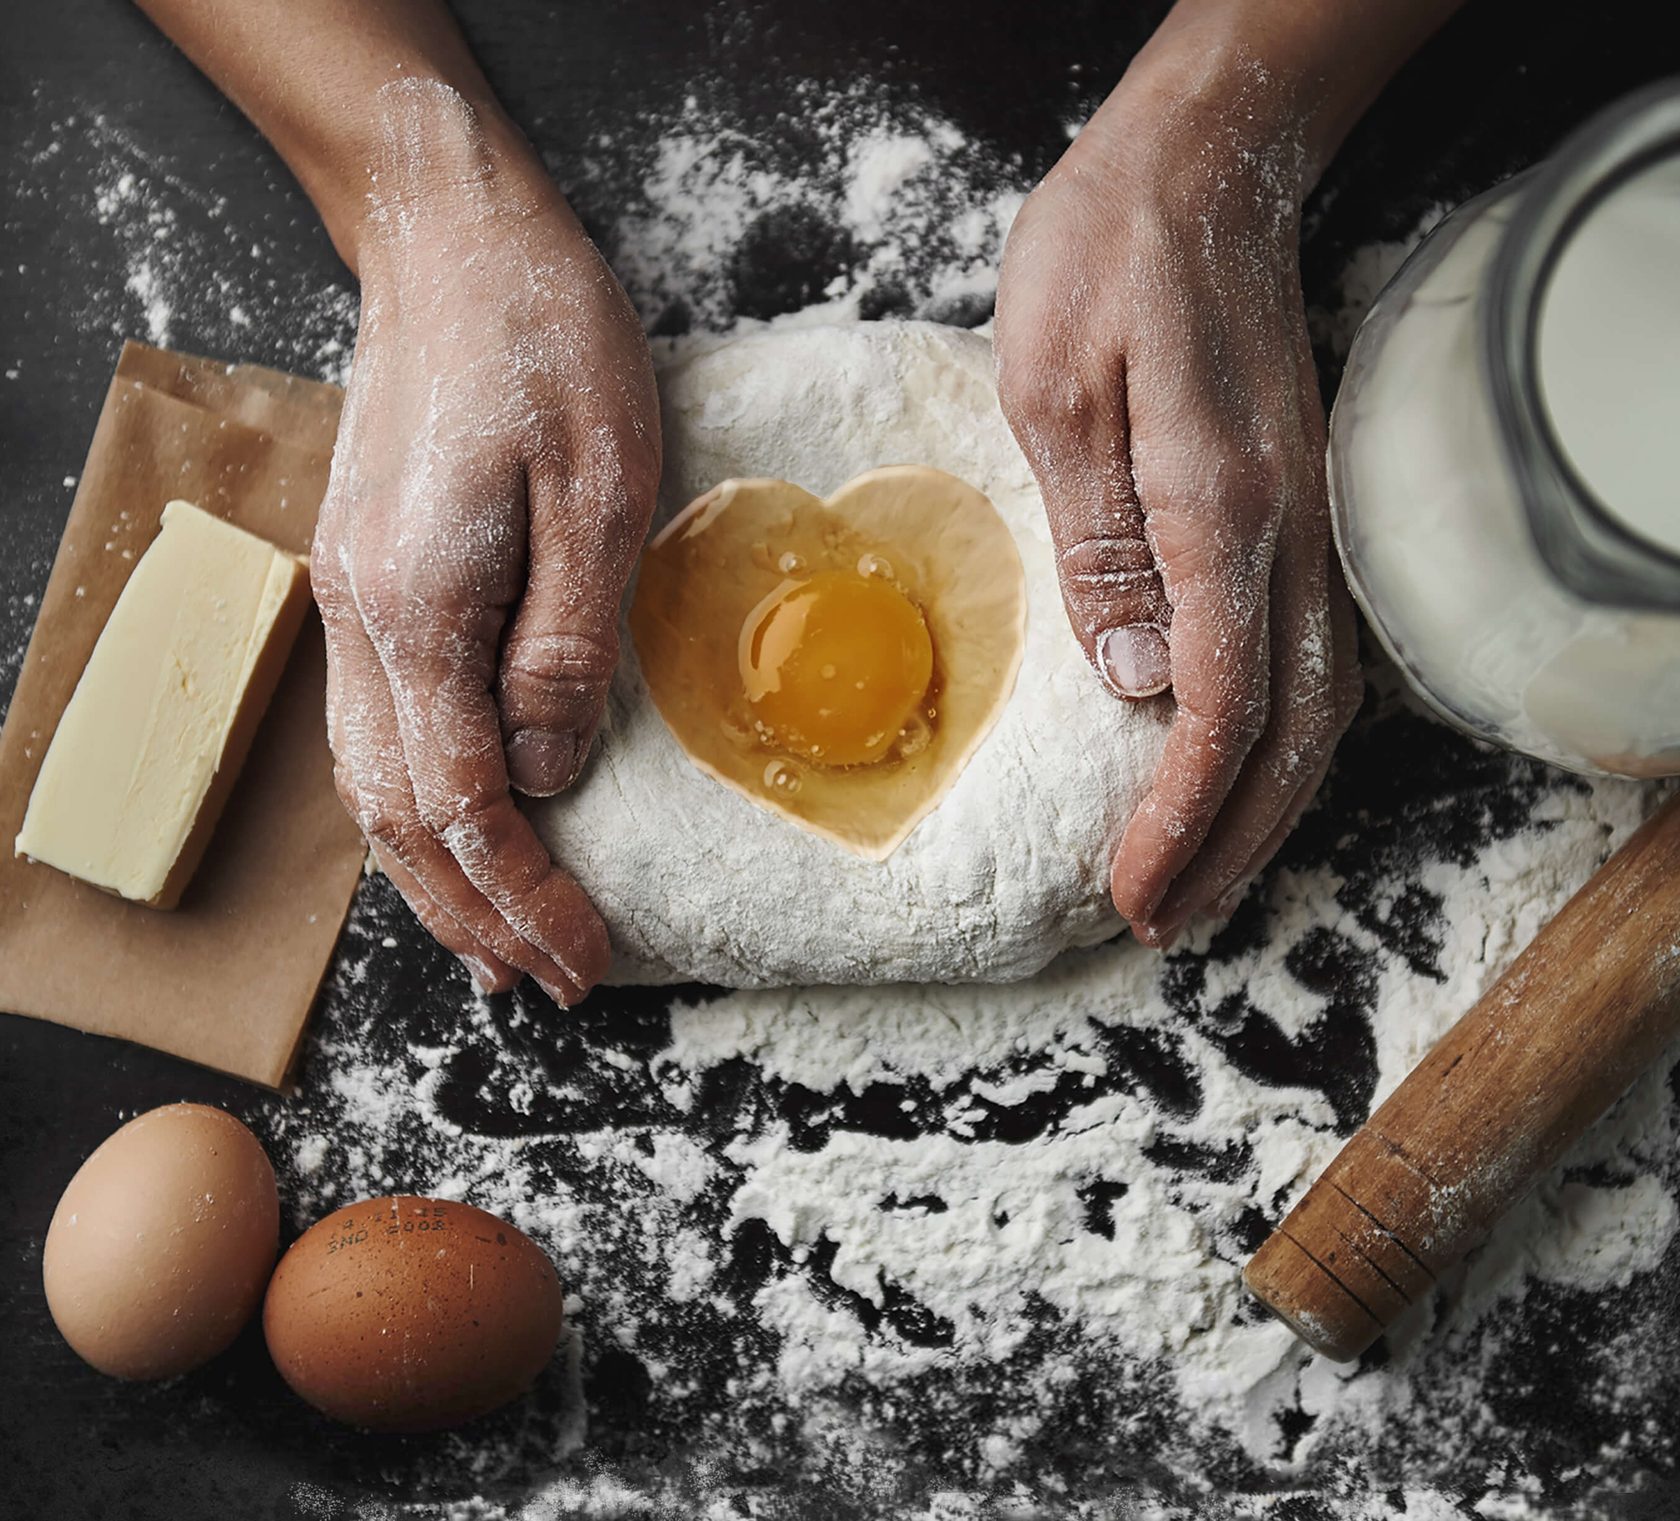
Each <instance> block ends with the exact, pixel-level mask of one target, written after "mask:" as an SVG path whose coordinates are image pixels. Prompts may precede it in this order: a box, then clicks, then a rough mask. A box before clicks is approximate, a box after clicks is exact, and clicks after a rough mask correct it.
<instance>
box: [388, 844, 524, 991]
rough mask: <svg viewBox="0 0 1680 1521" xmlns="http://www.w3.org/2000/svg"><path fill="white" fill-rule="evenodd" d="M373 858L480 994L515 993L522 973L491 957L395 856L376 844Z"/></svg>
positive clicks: (495, 957) (499, 959) (496, 957)
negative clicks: (468, 975)
mask: <svg viewBox="0 0 1680 1521" xmlns="http://www.w3.org/2000/svg"><path fill="white" fill-rule="evenodd" d="M373 855H374V860H375V861H376V862H378V865H379V869H380V871H382V872H384V874H385V875H386V876H387V877H389V878H390V879H391V881H392V883H393V885H394V886H395V887H396V889H397V891H398V892H400V893H401V894H402V895H403V898H404V899H405V900H406V901H407V903H408V906H409V907H410V908H412V909H413V910H414V914H415V917H416V918H417V919H419V921H420V923H421V924H422V925H424V926H425V929H426V933H427V934H429V935H430V936H431V937H432V939H434V940H436V941H437V942H438V944H439V945H441V946H442V947H443V948H444V949H445V950H447V951H450V952H452V953H453V954H454V955H455V956H456V957H457V959H459V960H460V961H461V963H462V964H463V965H464V966H465V967H466V968H467V970H468V972H470V973H471V974H472V980H473V986H474V987H475V988H477V989H478V991H479V992H480V993H506V992H509V991H511V990H512V988H513V987H514V986H515V985H516V984H517V983H518V981H519V976H520V974H519V971H518V970H517V968H514V967H511V966H509V965H508V964H507V962H505V961H503V960H502V959H501V958H500V957H498V956H495V955H492V954H491V953H490V952H489V951H488V950H486V949H485V948H484V947H483V946H482V945H480V944H479V942H478V941H476V940H475V939H473V937H472V936H470V935H468V934H467V933H466V931H465V930H463V929H462V928H461V923H460V921H459V920H458V919H456V917H455V916H454V915H453V914H451V913H448V912H447V911H446V910H445V909H444V908H443V907H442V905H440V904H439V903H438V901H437V899H436V898H434V897H433V896H432V895H431V894H430V893H429V892H427V891H426V889H425V888H424V887H423V886H422V885H421V883H420V879H419V878H418V877H417V876H415V875H414V873H413V872H411V871H410V870H409V869H408V868H407V867H406V866H404V865H403V864H402V862H401V861H399V860H397V858H396V857H395V856H393V855H391V854H390V853H389V852H387V851H385V850H382V849H381V848H380V847H379V846H377V845H375V846H374V847H373Z"/></svg>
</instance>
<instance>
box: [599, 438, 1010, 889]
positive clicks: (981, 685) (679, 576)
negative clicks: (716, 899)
mask: <svg viewBox="0 0 1680 1521" xmlns="http://www.w3.org/2000/svg"><path fill="white" fill-rule="evenodd" d="M870 557H873V558H870ZM883 561H884V562H885V565H886V567H887V568H888V570H889V573H890V575H891V578H892V580H893V582H894V584H895V585H896V587H897V588H898V590H900V591H901V592H902V593H903V594H904V595H905V596H906V597H908V598H909V599H910V600H911V601H912V602H913V603H914V604H915V606H916V607H917V608H918V609H920V611H921V614H922V617H923V620H924V621H925V623H926V625H927V629H928V632H929V634H930V636H931V638H932V643H933V661H934V665H933V669H934V676H933V682H932V684H931V685H930V686H929V688H928V699H927V702H928V706H929V708H930V709H931V711H932V715H933V716H932V718H931V720H930V722H929V723H928V725H927V731H928V732H927V733H926V734H925V735H923V734H921V733H920V732H918V733H917V735H916V739H917V741H918V744H917V746H916V747H915V748H913V749H912V748H911V747H909V746H906V747H904V749H903V750H902V752H895V753H894V754H893V755H892V756H891V757H890V758H888V759H886V760H882V761H878V762H875V763H874V764H870V765H858V766H851V767H844V768H829V767H824V766H821V765H815V764H808V763H806V764H800V763H798V762H797V761H796V760H792V759H790V758H789V757H787V756H786V755H784V754H782V752H780V751H778V750H777V749H775V748H773V747H772V746H770V745H768V744H766V743H765V741H764V740H763V739H761V738H759V737H757V736H754V735H753V734H752V733H751V732H750V731H744V730H743V728H742V726H741V724H740V723H739V722H738V721H736V720H734V719H732V717H731V714H732V712H738V711H739V707H740V703H741V700H742V678H741V673H740V666H739V659H738V641H739V639H740V635H741V629H742V626H743V624H744V622H745V621H746V619H747V617H748V615H749V614H751V613H752V612H753V610H754V609H755V608H757V607H758V606H760V604H762V603H763V602H764V600H765V598H766V597H768V596H770V595H771V594H773V593H774V592H775V591H776V590H777V588H778V587H779V586H784V585H786V584H787V583H788V581H789V579H790V577H792V578H794V579H797V578H799V577H802V576H806V575H813V574H817V573H819V572H821V571H824V570H844V571H855V570H857V568H858V567H859V566H860V564H861V565H865V566H869V567H879V566H880V565H881V563H882V562H883ZM1026 608H1027V602H1026V581H1025V578H1024V576H1023V574H1022V570H1021V558H1020V555H1019V553H1018V552H1017V550H1016V547H1015V540H1014V537H1013V535H1012V534H1011V533H1010V531H1009V528H1008V526H1007V525H1006V524H1005V523H1004V521H1003V519H1002V518H1001V517H1000V516H999V515H998V512H997V509H996V508H995V507H993V506H992V504H991V502H990V501H988V500H987V499H986V497H985V496H984V495H982V494H981V493H980V492H978V491H976V490H975V489H974V487H972V486H970V485H968V484H967V483H966V482H965V481H961V480H959V479H957V477H956V476H953V475H947V474H946V473H945V472H944V471H942V470H933V469H929V468H927V467H926V466H922V465H890V466H886V467H884V468H882V469H879V470H871V471H869V472H867V473H866V474H864V475H860V476H857V477H856V478H855V479H853V480H850V481H848V482H847V483H846V484H845V485H844V486H842V487H841V488H840V489H839V490H838V491H836V492H835V493H834V494H833V495H832V496H830V497H828V498H826V499H824V498H822V497H818V496H815V495H813V494H812V493H811V492H809V491H806V490H805V489H804V488H803V487H801V486H795V485H793V484H791V483H790V482H788V481H780V480H731V481H725V482H723V484H722V485H719V486H716V487H714V488H713V489H712V490H711V491H708V492H707V493H706V494H705V495H704V496H702V497H700V498H698V499H697V500H696V501H694V502H691V503H690V504H689V505H688V506H687V507H685V508H684V509H683V510H682V511H681V512H680V513H678V514H677V515H676V517H675V518H673V519H672V520H671V522H670V523H669V524H667V525H666V527H665V528H664V529H663V530H661V531H660V533H659V534H658V535H657V536H656V537H655V538H654V539H653V541H652V543H650V544H649V545H648V549H647V552H646V554H645V555H644V556H643V558H642V565H641V572H640V576H639V579H638V581H637V586H636V597H635V601H634V603H633V605H632V607H631V610H630V629H631V634H632V636H633V637H634V639H635V644H636V654H637V659H638V661H639V663H640V665H641V669H642V674H643V677H644V679H645V680H646V682H647V685H648V690H649V692H650V693H651V694H652V697H653V701H654V705H655V706H656V707H657V708H658V709H659V712H660V715H661V716H662V717H663V718H664V720H665V722H666V724H667V725H668V726H669V728H670V730H671V732H672V733H673V734H674V735H675V736H676V739H677V741H678V743H679V744H681V746H682V748H683V749H684V751H685V752H686V753H687V754H688V756H689V758H690V759H691V760H692V761H693V762H694V764H695V765H696V766H698V767H699V768H700V769H701V770H702V771H704V772H706V773H707V774H708V775H710V776H713V777H715V778H716V779H717V780H718V781H720V782H722V783H724V785H725V786H728V787H732V788H734V789H735V790H736V791H737V792H739V793H741V795H742V796H744V797H746V798H748V799H749V800H750V801H752V802H753V803H756V804H757V805H758V806H759V807H760V808H765V809H768V810H769V811H771V812H772V813H776V814H779V815H781V816H782V817H783V818H786V819H790V820H792V821H793V822H794V823H796V824H799V825H801V826H803V827H804V828H806V829H808V830H810V831H811V832H812V833H813V834H817V835H821V836H823V837H824V838H826V839H830V840H833V841H834V842H835V843H837V844H839V845H842V846H844V847H845V848H846V849H847V850H850V851H853V852H854V853H856V854H857V855H860V856H864V857H866V858H867V859H870V860H875V861H880V860H884V859H886V857H887V856H889V855H890V854H891V853H892V852H893V850H894V849H896V848H897V846H898V845H899V844H900V843H901V842H902V841H903V840H904V839H905V838H906V837H907V836H908V835H909V834H910V832H911V830H913V829H914V828H915V827H916V825H917V824H918V823H920V822H921V820H922V819H924V818H926V817H927V815H928V814H929V813H931V812H932V811H933V810H934V809H935V808H936V807H938V805H939V801H940V799H941V798H942V797H944V796H945V794H946V793H947V792H949V791H950V789H951V787H952V785H953V784H954V783H955V782H956V780H957V777H958V776H959V775H960V774H961V773H962V769H963V767H964V766H965V765H967V763H968V761H969V759H970V758H971V757H972V756H973V754H974V752H975V751H976V750H977V749H979V747H980V744H981V741H982V740H984V739H985V737H986V735H987V733H988V732H989V731H990V729H991V727H992V724H993V723H994V722H995V721H996V719H997V716H998V714H999V713H1000V712H1001V711H1002V710H1003V707H1004V704H1005V703H1007V702H1008V700H1009V696H1010V693H1011V692H1012V691H1013V690H1014V686H1015V674H1016V672H1017V670H1018V669H1019V668H1020V664H1021V652H1022V647H1023V644H1024V634H1025V628H1026ZM772 778H774V779H775V780H774V781H773V780H771V779H772ZM790 781H791V782H792V784H793V785H792V786H789V785H787V784H788V783H789V782H790Z"/></svg>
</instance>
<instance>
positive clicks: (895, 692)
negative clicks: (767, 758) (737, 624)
mask: <svg viewBox="0 0 1680 1521" xmlns="http://www.w3.org/2000/svg"><path fill="white" fill-rule="evenodd" d="M739 654H740V665H741V680H742V683H743V685H744V686H745V688H746V694H747V700H748V702H750V703H751V704H752V714H753V718H754V719H755V720H756V722H757V723H758V724H759V725H760V733H761V734H763V735H764V737H765V738H767V739H768V740H770V741H771V743H773V744H775V745H776V746H778V747H779V748H781V749H784V750H787V751H789V752H791V753H793V754H796V755H799V756H801V757H803V758H806V759H809V760H813V761H817V762H819V763H821V764H822V765H825V766H858V765H866V764H868V763H869V762H871V761H877V760H880V759H881V757H882V756H883V755H885V754H886V753H887V751H888V750H890V749H891V748H892V746H893V742H894V741H895V740H896V739H897V738H898V734H899V730H900V729H901V728H902V727H903V726H904V724H905V723H906V721H907V720H908V719H909V718H910V717H911V715H912V714H914V713H915V711H916V706H917V704H918V703H920V702H921V700H922V697H923V695H924V694H925V693H926V692H927V689H928V683H929V682H930V681H931V680H932V679H933V640H932V638H931V637H930V636H929V634H928V629H927V623H926V622H925V621H924V620H923V618H922V614H921V610H920V609H919V608H918V607H917V606H916V604H915V603H914V602H912V601H911V600H910V599H909V598H908V597H906V596H905V595H904V593H903V592H901V591H900V590H899V589H898V588H897V587H896V586H894V585H893V584H892V582H891V581H889V580H886V579H885V578H883V577H880V576H863V575H858V574H856V573H855V572H852V571H821V572H819V573H818V574H816V575H814V576H811V577H810V578H809V579H808V580H804V581H785V582H783V583H782V585H780V586H779V587H777V588H776V590H775V591H773V592H771V593H770V595H769V596H767V597H766V598H765V599H764V600H763V601H762V602H760V603H759V604H758V606H757V607H755V608H754V609H753V610H752V611H751V612H750V613H748V614H747V620H746V622H745V623H744V624H743V625H742V628H741V638H740V646H739Z"/></svg>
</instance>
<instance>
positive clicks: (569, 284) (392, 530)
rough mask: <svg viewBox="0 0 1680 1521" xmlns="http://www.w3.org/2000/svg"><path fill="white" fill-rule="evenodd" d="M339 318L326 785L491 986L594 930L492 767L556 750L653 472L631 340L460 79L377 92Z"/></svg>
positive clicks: (591, 720) (543, 778)
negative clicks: (495, 141) (346, 303)
mask: <svg viewBox="0 0 1680 1521" xmlns="http://www.w3.org/2000/svg"><path fill="white" fill-rule="evenodd" d="M381 93H382V96H383V97H385V98H384V99H383V100H382V104H383V105H384V106H385V107H386V108H387V110H388V115H387V129H386V134H385V149H384V152H383V154H382V157H381V164H380V169H379V173H378V174H377V175H376V177H375V180H374V194H373V196H372V198H371V210H370V212H369V216H368V220H367V223H366V227H365V230H364V232H363V234H362V236H361V238H360V241H359V248H358V264H359V267H360V268H359V272H360V274H361V278H362V318H361V327H360V330H359V332H358V335H357V342H356V356H355V364H354V367H353V369H352V371H351V377H350V385H349V391H348V394H347V397H346V402H345V410H344V420H343V424H342V427H341V430H340V433H339V439H338V446H337V450H336V452H335V454H334V459H333V470H332V479H331V484H330V486H329V489H328V492H327V498H326V501H325V502H324V504H323V506H322V509H321V518H320V524H319V528H318V530H317V533H316V537H315V547H314V557H313V571H312V574H313V579H314V585H315V593H316V597H317V599H318V601H319V602H320V605H321V612H322V616H323V619H324V621H325V625H326V632H327V660H328V686H327V717H328V725H329V731H330V735H331V740H332V748H333V754H334V757H335V760H336V777H337V782H338V788H339V792H340V794H341V795H342V797H343V798H344V801H345V803H346V805H347V806H348V807H349V809H350V810H351V812H352V814H353V815H354V817H355V818H356V820H357V821H358V823H359V824H360V825H361V827H362V829H363V830H364V832H365V833H366V834H367V836H368V838H369V840H370V841H371V843H372V845H373V848H374V852H375V855H376V857H377V859H378V861H379V863H380V865H381V866H382V868H383V869H384V870H385V871H386V872H387V873H388V874H389V875H390V876H391V878H392V880H393V881H395V882H396V884H397V886H398V887H399V888H400V889H401V891H402V893H403V895H404V896H405V897H406V898H407V899H408V901H409V903H410V904H411V905H412V906H413V907H414V910H415V912H416V913H417V914H418V915H419V916H420V918H421V920H422V921H423V922H424V923H425V925H426V928H427V929H428V930H430V931H431V933H432V934H433V935H434V936H436V938H437V939H438V940H440V941H441V942H442V943H443V944H444V945H446V946H447V947H448V948H449V949H450V950H452V951H454V952H455V953H456V954H457V955H458V956H460V957H461V958H462V959H463V960H464V961H465V962H466V963H467V964H468V966H469V967H470V968H471V970H472V971H473V974H474V977H475V980H476V981H477V982H478V983H479V984H480V986H482V987H484V988H486V989H496V990H502V989H505V988H507V987H509V986H511V985H512V984H513V983H514V982H516V981H517V980H518V976H519V974H520V973H529V974H530V975H531V976H532V977H534V978H535V979H536V980H537V981H538V982H539V983H540V984H541V985H542V987H543V988H544V989H545V990H546V991H547V992H548V993H549V994H550V995H551V996H552V997H553V998H555V999H556V1001H558V1002H560V1003H562V1004H569V1003H572V1002H574V1001H575V1000H577V999H578V998H580V997H581V996H582V995H583V994H584V993H585V992H587V991H588V989H589V988H590V987H591V986H592V985H593V984H594V983H595V982H596V981H597V980H598V979H599V978H600V977H601V976H602V975H603V973H604V972H605V970H606V966H607V961H608V954H609V953H608V947H607V938H606V931H605V929H604V927H603V925H602V923H601V921H600V918H599V916H598V915H597V914H596V912H595V910H594V908H593V907H592V905H591V904H590V903H589V901H588V899H587V898H586V897H585V895H584V894H583V892H582V890H581V889H580V888H579V887H578V886H577V884H576V883H575V882H574V881H573V880H572V878H571V877H570V876H569V875H568V874H567V873H566V872H565V870H564V869H563V868H562V867H561V866H558V865H556V864H555V863H554V862H552V861H551V860H550V859H549V856H548V854H547V852H546V851H545V849H544V848H543V846H542V844H541V842H540V841H539V840H538V839H537V836H536V834H535V833H534V832H533V831H532V829H531V827H530V825H529V824H528V823H527V822H526V820H525V818H524V816H523V815H522V814H521V813H520V811H519V809H518V808H517V807H516V806H515V804H514V801H513V798H512V796H511V793H510V784H511V786H512V787H516V788H518V789H519V790H521V791H524V792H527V793H531V794H535V795H546V794H549V793H554V792H558V791H559V790H561V789H562V788H564V787H565V786H567V785H568V784H569V783H570V782H571V781H572V780H573V778H574V777H575V776H576V775H577V773H578V771H579V770H580V769H581V767H582V765H583V763H584V760H585V757H586V756H587V753H588V750H589V745H590V741H591V738H592V737H593V735H594V732H595V728H596V725H597V724H598V723H599V721H600V717H601V711H602V707H603V705H604V703H605V700H606V693H607V688H608V685H609V683H610V681H611V678H612V673H613V669H614V667H615V665H616V663H617V658H618V644H617V634H616V628H617V619H618V610H619V603H620V599H621V597H622V594H623V591H624V587H625V583H626V581H627V580H628V577H629V574H630V571H631V568H632V566H633V565H634V563H635V559H636V555H637V553H638V552H639V550H640V548H641V545H642V541H643V538H644V536H645V534H646V531H647V525H648V520H649V517H650V514H651V512H652V506H653V499H654V493H655V490H656V488H657V484H658V475H659V429H658V421H657V401H656V398H655V394H654V388H653V380H652V370H651V366H650V363H649V358H648V353H647V346H646V343H645V341H644V340H643V337H642V334H641V331H640V328H639V327H638V325H637V323H636V319H635V316H634V313H633V312H632V310H631V308H630V305H629V302H628V301H627V300H626V298H625V296H624V293H623V292H622V290H621V289H620V288H619V286H618V285H617V283H616V282H615V281H614V279H613V277H612V275H611V274H610V272H609V271H608V270H607V267H606V265H605V264H604V263H603V262H602V261H601V258H600V256H599V255H598V254H597V252H596V251H595V249H594V247H593V245H592V244H591V243H590V242H589V240H588V239H587V237H585V235H584V234H583V231H582V229H581V228H580V227H579V226H578V224H577V222H576V220H575V218H574V217H573V216H572V214H571V212H570V211H569V210H568V209H567V207H566V206H565V204H564V202H563V201H562V200H561V199H560V197H559V195H558V193H557V192H556V191H555V190H554V189H553V188H552V186H551V185H549V184H548V182H547V180H546V178H545V177H544V176H543V175H542V173H541V170H540V166H537V165H535V164H534V162H532V163H527V162H525V161H524V160H522V159H519V158H517V157H510V156H509V155H507V154H505V153H503V152H501V151H499V150H497V149H495V148H492V146H491V145H490V144H489V143H488V142H486V141H485V139H484V138H483V136H482V135H481V133H480V131H479V129H478V125H477V122H476V120H475V118H474V117H473V115H472V113H471V112H470V111H469V110H468V109H467V108H466V107H465V106H464V105H463V103H462V102H461V100H460V98H459V97H458V96H456V95H454V93H453V92H451V91H448V90H445V89H443V88H442V87H441V86H437V85H433V84H428V83H425V82H420V81H408V82H405V83H402V84H399V85H394V86H390V87H388V88H387V89H386V90H385V91H383V92H381Z"/></svg>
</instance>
